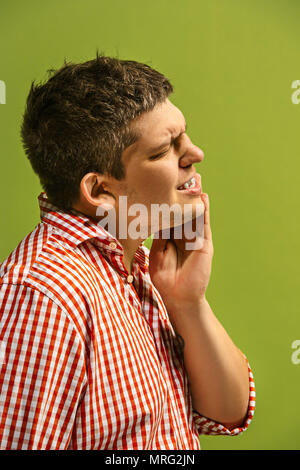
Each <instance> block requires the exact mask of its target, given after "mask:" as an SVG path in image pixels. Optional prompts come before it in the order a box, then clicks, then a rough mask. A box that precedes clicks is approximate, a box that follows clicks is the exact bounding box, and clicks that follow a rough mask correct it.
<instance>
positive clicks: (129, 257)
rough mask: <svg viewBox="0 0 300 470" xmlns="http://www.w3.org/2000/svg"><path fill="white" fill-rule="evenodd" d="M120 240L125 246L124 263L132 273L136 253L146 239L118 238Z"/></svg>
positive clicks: (129, 272)
mask: <svg viewBox="0 0 300 470" xmlns="http://www.w3.org/2000/svg"><path fill="white" fill-rule="evenodd" d="M118 241H119V242H120V243H121V245H122V246H123V251H124V255H123V263H124V266H125V268H126V269H127V271H128V274H131V270H132V263H133V261H134V255H135V253H136V251H137V249H138V247H139V245H140V244H141V243H142V242H143V241H144V240H143V239H137V240H132V239H130V238H127V239H118Z"/></svg>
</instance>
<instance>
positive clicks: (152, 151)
mask: <svg viewBox="0 0 300 470" xmlns="http://www.w3.org/2000/svg"><path fill="white" fill-rule="evenodd" d="M186 131H187V123H185V129H184V131H182V132H180V134H178V135H177V136H176V137H172V138H171V139H169V140H166V141H165V142H163V143H162V144H160V145H159V146H157V147H152V148H150V149H149V150H148V152H149V153H154V152H158V151H159V150H161V149H162V148H163V147H165V146H166V145H170V144H174V142H175V140H177V139H178V137H180V136H181V135H182V134H184V133H185V132H186Z"/></svg>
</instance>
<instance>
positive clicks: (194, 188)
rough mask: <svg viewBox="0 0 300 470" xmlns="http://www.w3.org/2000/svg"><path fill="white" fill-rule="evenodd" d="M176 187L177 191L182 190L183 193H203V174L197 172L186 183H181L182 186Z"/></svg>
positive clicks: (196, 194) (195, 194)
mask: <svg viewBox="0 0 300 470" xmlns="http://www.w3.org/2000/svg"><path fill="white" fill-rule="evenodd" d="M176 189H177V191H181V192H182V193H186V194H192V195H194V196H198V195H200V194H201V193H202V188H201V176H200V175H199V174H198V173H196V174H195V175H194V176H192V177H191V178H190V179H189V180H187V181H186V182H185V183H183V184H181V185H180V186H177V188H176Z"/></svg>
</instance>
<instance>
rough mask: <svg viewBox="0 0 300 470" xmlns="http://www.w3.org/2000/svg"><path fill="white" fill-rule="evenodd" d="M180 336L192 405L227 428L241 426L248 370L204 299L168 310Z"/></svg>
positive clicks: (244, 413)
mask: <svg viewBox="0 0 300 470" xmlns="http://www.w3.org/2000/svg"><path fill="white" fill-rule="evenodd" d="M171 316H172V318H173V319H175V320H173V327H174V330H175V332H176V333H177V335H180V337H181V338H182V339H183V359H184V365H185V369H186V372H187V375H188V378H189V383H190V388H191V395H192V403H193V408H194V409H195V410H197V412H198V413H200V414H201V415H203V416H206V417H208V418H210V419H212V420H214V421H217V422H219V423H222V424H223V425H224V426H225V427H227V428H228V429H233V428H235V427H238V426H241V425H242V423H243V422H244V420H245V417H246V415H247V410H248V403H249V373H248V367H247V362H246V360H245V357H244V355H243V354H242V352H241V351H240V350H239V349H238V348H237V347H236V346H235V345H234V343H233V342H232V340H231V339H230V337H229V336H228V334H227V333H226V331H225V330H224V328H223V327H222V325H221V324H220V322H219V321H218V320H217V318H216V317H215V315H214V314H213V312H212V310H211V308H210V306H209V303H208V302H207V300H206V299H205V298H204V299H203V300H202V301H200V302H199V304H198V305H196V306H193V307H191V306H190V307H188V306H187V307H182V309H181V311H180V312H179V311H178V312H177V311H173V312H172V313H171Z"/></svg>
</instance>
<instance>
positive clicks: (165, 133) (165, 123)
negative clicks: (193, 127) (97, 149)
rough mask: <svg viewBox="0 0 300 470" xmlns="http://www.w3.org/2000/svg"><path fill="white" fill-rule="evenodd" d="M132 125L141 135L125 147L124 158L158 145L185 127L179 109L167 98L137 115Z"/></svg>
mask: <svg viewBox="0 0 300 470" xmlns="http://www.w3.org/2000/svg"><path fill="white" fill-rule="evenodd" d="M132 127H133V128H134V129H137V130H138V131H139V132H140V134H141V137H140V138H139V140H138V141H137V142H135V143H134V144H132V145H130V146H129V147H127V149H126V150H125V151H124V157H125V158H126V157H129V156H132V155H133V154H137V153H141V152H145V151H147V150H148V149H150V148H152V147H156V146H159V145H160V144H162V143H164V140H166V139H168V137H171V136H174V135H177V134H179V133H180V132H181V131H183V130H184V128H185V118H184V116H183V114H182V112H181V111H180V109H178V108H177V106H175V105H174V104H173V103H171V101H170V100H169V99H167V100H166V101H164V102H163V103H159V104H157V105H156V106H155V107H154V108H153V110H152V111H149V112H146V113H143V114H142V115H141V116H139V117H138V118H137V119H136V120H135V121H134V122H133V125H132Z"/></svg>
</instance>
